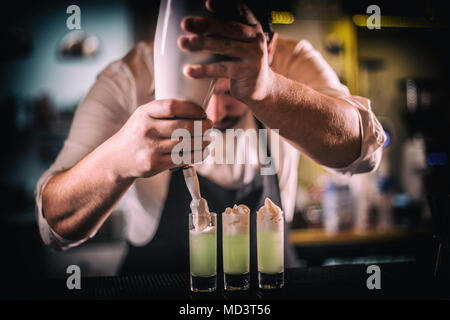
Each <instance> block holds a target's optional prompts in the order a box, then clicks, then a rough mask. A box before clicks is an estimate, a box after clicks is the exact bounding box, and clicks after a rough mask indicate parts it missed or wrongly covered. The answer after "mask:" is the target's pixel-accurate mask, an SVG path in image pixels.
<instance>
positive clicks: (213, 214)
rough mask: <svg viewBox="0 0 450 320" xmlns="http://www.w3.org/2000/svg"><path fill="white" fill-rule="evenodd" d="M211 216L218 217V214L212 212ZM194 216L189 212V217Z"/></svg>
mask: <svg viewBox="0 0 450 320" xmlns="http://www.w3.org/2000/svg"><path fill="white" fill-rule="evenodd" d="M209 214H210V215H212V216H217V213H215V212H210V213H209ZM193 215H194V214H193V213H192V212H189V216H193Z"/></svg>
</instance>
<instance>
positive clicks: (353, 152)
mask: <svg viewBox="0 0 450 320" xmlns="http://www.w3.org/2000/svg"><path fill="white" fill-rule="evenodd" d="M244 12H245V11H244ZM245 14H246V16H245V17H244V18H245V19H244V20H245V21H247V24H243V23H238V22H226V21H221V20H216V19H211V18H200V17H190V18H187V19H185V20H184V21H183V23H182V27H183V28H184V30H185V31H187V32H189V33H190V35H188V36H183V37H181V38H180V40H179V46H180V47H181V48H182V49H184V50H187V51H207V52H214V53H218V54H222V55H225V56H229V57H233V58H235V59H234V60H233V61H223V62H218V63H212V64H206V65H191V66H187V67H186V68H185V70H184V72H185V74H186V75H187V76H189V77H192V78H206V77H218V78H229V79H230V86H231V90H230V91H231V94H232V95H233V96H234V97H236V98H237V99H239V100H241V101H242V102H244V103H245V104H247V105H248V106H249V107H250V108H251V109H252V111H253V113H254V114H255V115H256V116H257V117H258V118H259V119H260V120H261V121H262V122H263V123H265V124H266V125H267V126H268V127H270V128H274V129H275V128H277V129H280V134H281V135H282V136H283V137H284V138H286V139H287V140H288V141H290V142H291V144H293V145H294V146H295V147H296V148H297V149H298V150H300V151H302V152H304V153H306V154H307V155H309V156H310V157H311V158H313V159H314V160H315V161H317V162H318V163H320V164H322V165H325V166H327V167H331V168H344V167H346V166H348V165H349V164H351V163H352V162H353V161H354V160H356V159H357V158H358V156H359V155H360V153H361V143H362V135H361V129H360V116H359V114H358V110H357V108H356V107H355V106H354V105H352V104H350V103H348V102H346V101H345V100H344V99H338V98H335V97H332V96H329V95H326V94H323V93H321V92H318V91H316V90H314V89H312V88H310V87H308V86H306V85H304V84H302V83H300V82H297V81H293V80H290V79H287V78H285V77H283V76H281V75H279V74H276V73H275V72H274V71H273V70H272V69H271V68H270V66H269V50H268V46H267V41H266V38H265V36H264V33H263V31H262V29H261V26H260V24H259V23H258V21H257V20H256V19H255V18H254V16H253V14H252V13H251V12H250V11H246V12H245ZM273 41H274V40H272V42H273Z"/></svg>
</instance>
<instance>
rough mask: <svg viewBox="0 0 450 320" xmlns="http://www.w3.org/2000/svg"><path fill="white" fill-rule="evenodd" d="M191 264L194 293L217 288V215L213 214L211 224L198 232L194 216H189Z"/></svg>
mask: <svg viewBox="0 0 450 320" xmlns="http://www.w3.org/2000/svg"><path fill="white" fill-rule="evenodd" d="M189 264H190V274H191V276H190V283H191V291H193V292H212V291H215V290H216V288H217V229H216V214H215V213H211V223H210V225H209V226H207V227H206V228H205V229H203V230H201V231H200V230H196V228H195V225H194V215H193V214H192V213H190V214H189Z"/></svg>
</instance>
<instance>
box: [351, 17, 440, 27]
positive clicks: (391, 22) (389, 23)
mask: <svg viewBox="0 0 450 320" xmlns="http://www.w3.org/2000/svg"><path fill="white" fill-rule="evenodd" d="M369 17H370V15H367V14H355V15H354V16H353V18H352V20H353V23H354V24H355V25H357V26H358V27H367V19H368V18H369ZM380 27H381V28H443V27H446V26H445V25H443V24H439V23H436V22H431V21H428V20H426V19H423V18H408V17H394V16H381V17H380Z"/></svg>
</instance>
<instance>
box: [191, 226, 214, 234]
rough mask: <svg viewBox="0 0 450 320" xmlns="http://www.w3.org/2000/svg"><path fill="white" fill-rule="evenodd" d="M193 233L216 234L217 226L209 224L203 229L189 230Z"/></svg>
mask: <svg viewBox="0 0 450 320" xmlns="http://www.w3.org/2000/svg"><path fill="white" fill-rule="evenodd" d="M189 232H190V233H191V234H193V235H197V234H215V233H216V226H208V227H206V228H204V229H203V230H196V229H194V230H190V231H189Z"/></svg>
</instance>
